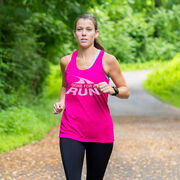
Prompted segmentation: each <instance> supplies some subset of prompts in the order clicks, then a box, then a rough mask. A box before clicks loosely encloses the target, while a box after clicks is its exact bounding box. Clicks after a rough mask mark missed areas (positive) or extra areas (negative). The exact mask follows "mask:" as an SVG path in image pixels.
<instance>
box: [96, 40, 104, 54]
mask: <svg viewBox="0 0 180 180" xmlns="http://www.w3.org/2000/svg"><path fill="white" fill-rule="evenodd" d="M94 47H96V48H97V49H101V50H104V51H105V49H104V47H103V46H102V45H101V43H100V41H99V40H98V39H97V38H95V39H94Z"/></svg>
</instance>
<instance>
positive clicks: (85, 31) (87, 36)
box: [73, 19, 99, 47]
mask: <svg viewBox="0 0 180 180" xmlns="http://www.w3.org/2000/svg"><path fill="white" fill-rule="evenodd" d="M73 33H74V36H75V38H76V40H77V43H78V44H79V46H82V47H89V46H91V45H92V44H94V39H95V38H97V37H98V35H99V30H97V31H95V27H94V24H93V22H92V21H91V20H89V19H79V20H78V21H77V24H76V30H75V31H74V32H73Z"/></svg>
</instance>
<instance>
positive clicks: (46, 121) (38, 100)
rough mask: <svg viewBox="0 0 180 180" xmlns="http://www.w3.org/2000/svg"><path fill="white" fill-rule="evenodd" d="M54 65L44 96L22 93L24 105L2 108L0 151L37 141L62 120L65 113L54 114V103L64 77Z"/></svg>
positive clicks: (0, 113)
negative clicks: (25, 95)
mask: <svg viewBox="0 0 180 180" xmlns="http://www.w3.org/2000/svg"><path fill="white" fill-rule="evenodd" d="M51 68H52V69H51V70H52V71H51V72H52V73H51V74H50V76H48V78H47V81H46V82H45V88H44V93H43V96H41V97H33V96H31V95H28V97H22V98H21V101H22V102H23V103H22V104H21V105H19V106H18V107H15V106H14V107H10V108H8V109H6V110H3V111H1V112H0V153H3V152H6V151H9V150H12V149H15V148H17V147H20V146H23V145H26V144H29V143H34V142H37V141H38V140H40V139H42V138H43V137H45V135H46V134H47V132H48V131H49V130H51V129H52V127H54V126H55V125H56V124H57V123H58V122H59V121H60V117H61V115H62V113H61V114H58V115H54V114H53V104H54V103H55V102H56V101H58V98H59V90H60V85H61V84H60V83H61V78H60V76H59V70H57V68H58V67H57V66H56V67H55V66H52V67H51ZM57 136H58V134H57Z"/></svg>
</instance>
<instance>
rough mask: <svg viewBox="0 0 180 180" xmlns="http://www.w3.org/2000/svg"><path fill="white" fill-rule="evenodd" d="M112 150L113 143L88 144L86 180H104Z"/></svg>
mask: <svg viewBox="0 0 180 180" xmlns="http://www.w3.org/2000/svg"><path fill="white" fill-rule="evenodd" d="M112 149H113V143H95V142H91V143H87V144H86V166H87V177H86V180H103V177H104V174H105V171H106V167H107V164H108V161H109V158H110V156H111V152H112Z"/></svg>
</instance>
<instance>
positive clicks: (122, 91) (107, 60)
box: [95, 53, 130, 99]
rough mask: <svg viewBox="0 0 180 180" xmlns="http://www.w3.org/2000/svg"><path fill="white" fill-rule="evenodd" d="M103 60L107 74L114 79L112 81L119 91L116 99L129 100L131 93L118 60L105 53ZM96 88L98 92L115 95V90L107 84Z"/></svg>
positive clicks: (102, 83)
mask: <svg viewBox="0 0 180 180" xmlns="http://www.w3.org/2000/svg"><path fill="white" fill-rule="evenodd" d="M103 58H104V60H103V61H104V63H103V64H104V65H103V66H104V67H105V69H106V73H107V74H108V76H109V77H110V78H111V79H112V81H113V82H114V84H115V85H116V87H117V88H118V90H119V93H118V94H117V95H116V97H118V98H122V99H127V98H128V97H129V96H130V92H129V88H128V87H127V84H126V81H125V79H124V77H123V74H122V72H121V69H120V65H119V63H118V61H117V59H116V58H115V57H114V56H112V55H110V54H108V53H105V54H104V57H103ZM95 87H97V88H98V90H99V91H100V92H103V93H109V94H113V93H114V89H113V88H112V87H111V86H110V85H109V84H107V83H106V82H100V83H98V84H96V85H95Z"/></svg>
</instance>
